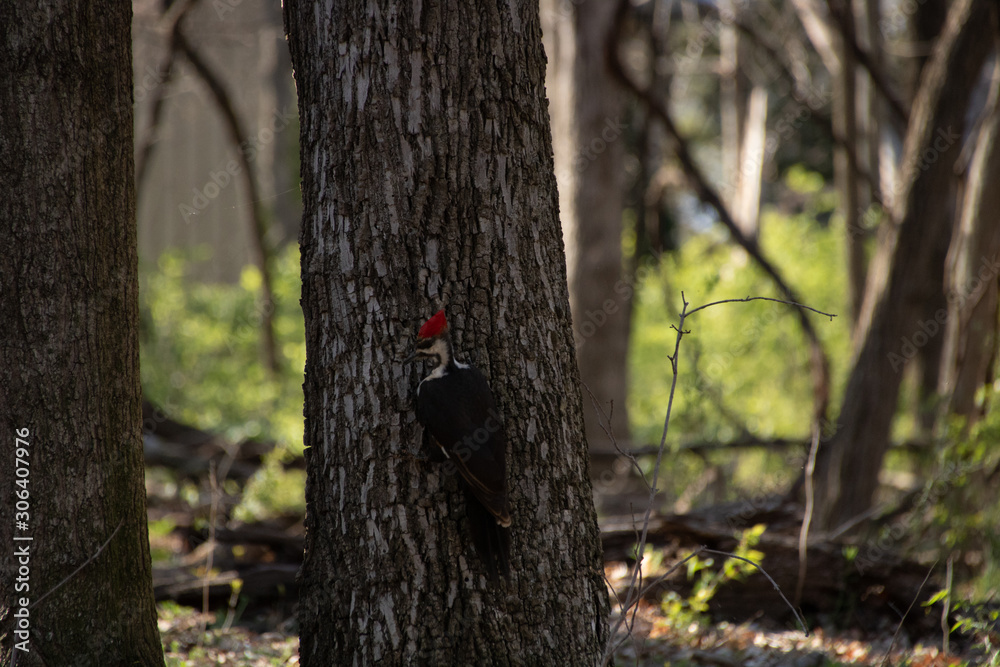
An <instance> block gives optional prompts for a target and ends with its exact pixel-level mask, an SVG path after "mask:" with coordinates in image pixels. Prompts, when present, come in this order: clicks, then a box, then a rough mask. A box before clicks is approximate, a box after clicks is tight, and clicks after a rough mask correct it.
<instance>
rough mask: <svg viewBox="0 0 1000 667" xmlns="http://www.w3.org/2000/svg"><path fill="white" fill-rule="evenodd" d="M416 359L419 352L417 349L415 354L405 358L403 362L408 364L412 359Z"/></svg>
mask: <svg viewBox="0 0 1000 667" xmlns="http://www.w3.org/2000/svg"><path fill="white" fill-rule="evenodd" d="M416 360H417V353H416V351H414V352H413V354H411V355H410V356H408V357H407V358H406V359H403V363H404V364H408V363H410V362H411V361H416Z"/></svg>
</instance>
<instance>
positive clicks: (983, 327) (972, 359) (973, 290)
mask: <svg viewBox="0 0 1000 667" xmlns="http://www.w3.org/2000/svg"><path fill="white" fill-rule="evenodd" d="M998 91H1000V67H996V66H995V67H994V71H993V82H992V91H991V93H992V96H991V99H990V101H989V102H988V103H987V104H988V110H989V113H988V116H987V117H986V119H985V122H984V123H983V126H982V128H981V129H980V131H979V134H978V136H977V138H976V140H975V144H974V145H975V147H976V148H975V152H974V153H973V156H972V161H971V164H970V165H969V185H968V188H966V190H965V197H964V202H963V205H962V212H961V216H960V218H959V221H958V224H957V225H956V227H955V233H954V235H953V240H952V245H951V249H950V250H949V257H948V267H949V271H948V319H947V322H946V323H945V325H944V326H945V336H944V340H945V344H944V354H943V355H942V367H941V375H940V393H941V395H942V396H944V397H945V398H946V399H947V401H948V411H949V412H951V413H954V414H959V415H964V416H967V417H972V418H976V417H978V416H980V413H981V410H982V406H978V405H977V404H976V393H977V392H978V391H979V389H980V388H981V387H982V386H983V385H984V384H986V382H987V380H988V378H989V377H990V367H991V366H992V361H993V355H994V354H995V348H996V337H997V306H998V299H997V276H998V274H1000V226H998V225H997V221H998V220H1000V188H998V187H997V183H1000V99H998ZM989 107H992V108H991V109H989Z"/></svg>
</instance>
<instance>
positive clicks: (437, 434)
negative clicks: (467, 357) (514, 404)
mask: <svg viewBox="0 0 1000 667" xmlns="http://www.w3.org/2000/svg"><path fill="white" fill-rule="evenodd" d="M417 419H419V420H420V423H421V424H423V425H424V428H426V429H427V430H428V431H429V432H430V434H431V435H432V436H433V437H434V439H435V440H437V442H438V443H439V444H440V445H441V447H442V448H443V449H444V450H445V451H446V452H447V454H448V459H449V461H451V462H452V463H453V464H454V465H455V468H456V469H457V471H458V472H459V474H460V475H461V476H462V479H463V480H464V481H465V482H466V483H467V484H468V486H469V488H470V490H471V491H472V493H473V494H475V496H476V498H478V499H479V501H480V502H481V503H482V504H483V505H484V506H485V507H486V509H488V510H489V511H490V513H491V514H493V516H494V517H496V519H497V521H498V522H499V523H500V524H501V525H504V526H507V525H509V524H510V511H509V509H508V506H507V465H506V450H507V438H506V435H505V434H504V428H503V423H502V421H501V420H500V414H499V412H498V411H497V409H496V404H495V402H494V401H493V394H492V392H491V391H490V388H489V385H488V384H487V382H486V378H485V377H483V375H482V373H480V372H479V371H478V370H476V369H475V368H471V367H470V368H467V369H461V370H459V371H453V372H450V373H448V374H446V375H445V376H444V377H441V378H439V379H435V380H428V381H425V382H423V383H422V384H421V385H420V389H419V391H418V393H417Z"/></svg>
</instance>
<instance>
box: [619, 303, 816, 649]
mask: <svg viewBox="0 0 1000 667" xmlns="http://www.w3.org/2000/svg"><path fill="white" fill-rule="evenodd" d="M754 300H763V301H776V302H778V303H786V304H789V305H793V306H796V307H799V308H808V309H809V310H812V311H814V312H817V313H819V314H821V315H825V316H827V317H830V318H831V319H832V318H833V317H835V316H834V315H831V314H830V313H824V312H823V311H820V310H816V309H815V308H812V307H810V306H805V305H803V304H800V303H797V302H789V301H782V300H781V299H771V298H768V297H750V296H748V297H745V298H743V299H723V300H721V301H715V302H712V303H708V304H705V305H703V306H698V307H697V308H694V309H692V310H690V311H689V310H688V306H689V305H690V303H689V302H688V300H687V298H686V297H685V296H684V292H683V291H681V312H680V315H679V316H678V321H677V325H676V326H674V325H671V328H672V329H673V330H674V331H676V332H677V338H676V339H675V342H674V353H673V354H672V355H668V357H667V358H668V359H669V360H670V370H671V373H672V375H673V377H672V378H671V381H670V394H669V395H668V397H667V414H666V417H664V420H663V434H662V436H661V437H660V444H659V447H658V449H657V452H656V463H655V464H654V466H653V473H652V475H651V477H652V480H651V483H649V484H648V485H649V502H648V503H647V504H646V512H645V514H644V515H643V519H642V532H641V533H640V534H639V536H638V538H639V539H638V544H637V545H636V564H635V569H634V570H633V572H632V580H631V581H630V582H629V590H628V594H627V595H626V596H625V603H624V604H625V606H624V607H623V608H622V609H621V613H620V614H619V617H618V620H617V621H616V622H615V624H614V626H613V627H612V628H611V633H610V634H611V637H612V638H613V637H614V636H615V635H616V634H617V632H618V630H619V629H620V628H621V626H622V625H623V624H624V625H625V627H626V629H627V630H628V634H627V635H626V637H628V636H630V635H631V627H632V626H634V625H635V615H636V613H637V611H638V602H639V600H640V599H641V597H642V592H643V590H644V588H643V586H642V560H643V554H644V553H645V550H646V542H647V538H648V536H649V519H650V515H651V514H652V511H653V505H654V503H655V501H656V493H657V491H658V489H657V482H658V480H659V478H660V466H661V464H662V462H663V452H664V450H665V449H666V445H667V434H668V432H669V430H670V417H671V415H672V413H673V408H674V395H675V394H676V392H677V376H678V364H679V360H680V348H681V339H682V338H683V337H684V335H685V334H688V333H690V331H688V330H685V329H684V321H685V320H686V319H687V318H688V317H689V316H690V315H692V314H694V313H696V312H698V311H700V310H704V309H705V308H708V307H709V306H715V305H719V304H722V303H744V302H747V301H754ZM817 432H818V430H817ZM616 446H617V444H616ZM633 460H634V459H633ZM633 515H634V513H633ZM706 551H711V550H710V549H706ZM713 553H722V554H725V552H713ZM726 555H730V556H731V554H726ZM732 557H733V558H740V557H739V556H732ZM740 560H746V559H745V558H740ZM682 562H683V561H682ZM747 562H748V563H751V564H752V565H754V567H756V568H758V569H759V570H760V571H761V572H764V569H763V568H761V567H760V566H759V565H757V564H756V563H754V562H753V561H747ZM671 571H672V570H671ZM668 574H669V572H668ZM764 576H766V577H767V578H768V580H769V581H770V582H771V583H772V584H773V585H774V587H775V589H776V590H777V591H778V594H779V595H781V599H783V600H784V601H785V603H786V604H788V606H789V607H790V608H791V609H792V611H793V612H794V613H795V617H796V618H797V619H799V622H800V623H801V625H802V628H803V631H804V632H805V633H806V635H808V634H809V631H808V629H806V626H805V622H804V621H802V619H801V617H800V616H799V614H798V612H797V611H796V610H795V608H794V607H792V605H791V603H789V602H788V599H787V598H786V597H785V594H784V593H782V592H781V589H780V588H779V587H778V585H777V584H776V583H775V582H774V579H771V576H770V575H768V574H767V572H764ZM651 585H652V584H651ZM647 588H648V587H647ZM633 607H634V608H633ZM629 609H632V610H633V611H632V620H631V622H629V620H628V610H629ZM624 641H625V638H622V639H621V640H620V641H618V642H614V641H609V642H608V645H607V647H606V649H605V653H604V657H603V660H602V662H601V664H602V665H607V664H609V662H610V661H611V659H612V657H613V656H614V652H615V650H616V649H617V648H618V647H619V646H621V644H622V643H624Z"/></svg>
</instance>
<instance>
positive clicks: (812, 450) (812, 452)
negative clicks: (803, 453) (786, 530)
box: [795, 424, 820, 604]
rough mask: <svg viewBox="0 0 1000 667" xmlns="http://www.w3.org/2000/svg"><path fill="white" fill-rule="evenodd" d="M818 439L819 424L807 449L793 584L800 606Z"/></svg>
mask: <svg viewBox="0 0 1000 667" xmlns="http://www.w3.org/2000/svg"><path fill="white" fill-rule="evenodd" d="M819 439H820V429H819V424H815V425H814V428H813V438H812V446H810V447H809V458H807V459H806V474H805V486H806V489H805V494H806V508H805V512H804V513H803V516H802V528H801V529H800V530H799V577H798V581H797V582H796V583H795V604H802V592H803V591H804V590H805V587H806V571H807V569H808V565H809V526H811V525H812V518H813V510H814V508H815V507H816V486H815V485H814V484H813V474H814V473H815V472H816V454H817V453H818V452H819Z"/></svg>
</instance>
